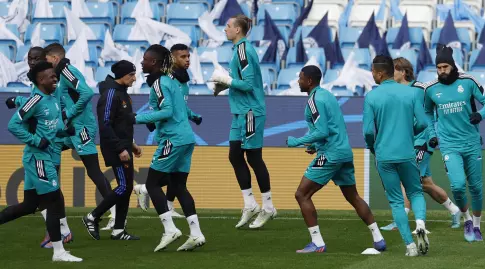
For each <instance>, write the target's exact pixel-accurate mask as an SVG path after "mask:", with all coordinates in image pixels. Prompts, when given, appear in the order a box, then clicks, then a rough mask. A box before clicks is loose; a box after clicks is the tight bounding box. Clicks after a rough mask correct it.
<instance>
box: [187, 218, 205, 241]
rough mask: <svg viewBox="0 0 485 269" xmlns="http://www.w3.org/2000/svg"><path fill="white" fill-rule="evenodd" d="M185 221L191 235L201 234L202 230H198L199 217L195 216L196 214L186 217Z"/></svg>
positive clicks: (197, 235)
mask: <svg viewBox="0 0 485 269" xmlns="http://www.w3.org/2000/svg"><path fill="white" fill-rule="evenodd" d="M187 223H188V224H189V228H190V235H191V236H195V237H199V236H202V232H201V231H200V225H199V218H197V214H194V215H192V216H189V217H187Z"/></svg>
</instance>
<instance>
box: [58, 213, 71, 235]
mask: <svg viewBox="0 0 485 269" xmlns="http://www.w3.org/2000/svg"><path fill="white" fill-rule="evenodd" d="M59 222H60V223H61V234H62V235H68V234H70V233H71V230H70V229H69V225H67V218H65V217H64V218H62V219H60V220H59Z"/></svg>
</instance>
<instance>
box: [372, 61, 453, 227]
mask: <svg viewBox="0 0 485 269" xmlns="http://www.w3.org/2000/svg"><path fill="white" fill-rule="evenodd" d="M394 80H395V81H396V82H398V83H401V84H404V85H408V86H411V87H415V88H418V89H421V90H423V91H424V84H423V83H421V82H418V81H416V80H415V79H414V71H413V66H412V64H411V63H410V62H409V61H408V60H407V59H405V58H402V57H399V58H396V59H394ZM429 138H430V137H428V131H423V132H421V133H420V134H418V135H417V136H415V137H414V149H415V153H416V161H417V162H418V164H419V170H420V176H421V184H422V185H423V191H424V192H426V193H427V194H429V196H431V198H433V200H435V201H436V202H438V203H439V204H441V205H443V206H444V207H445V208H446V209H448V211H450V213H451V221H452V223H451V228H459V227H460V217H461V214H460V209H459V208H458V207H457V206H456V205H455V204H454V203H453V202H452V201H451V200H450V198H448V194H446V192H445V191H444V190H443V189H442V188H440V187H439V186H438V185H436V184H434V182H433V179H432V178H431V169H430V161H431V155H432V154H433V151H434V148H432V147H430V146H429V144H428V143H427V142H428V140H429ZM401 189H403V188H402V186H401ZM403 196H404V200H405V201H404V206H405V208H404V210H405V211H406V214H407V213H409V211H410V203H409V200H408V199H407V197H406V192H405V191H404V189H403ZM381 229H382V230H388V231H389V230H394V229H397V226H396V223H395V222H393V223H391V224H389V225H387V226H385V227H382V228H381Z"/></svg>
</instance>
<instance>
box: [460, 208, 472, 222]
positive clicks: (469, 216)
mask: <svg viewBox="0 0 485 269" xmlns="http://www.w3.org/2000/svg"><path fill="white" fill-rule="evenodd" d="M462 213H463V218H464V219H465V221H469V220H472V216H471V215H470V211H468V210H467V211H466V212H462Z"/></svg>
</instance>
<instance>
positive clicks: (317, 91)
mask: <svg viewBox="0 0 485 269" xmlns="http://www.w3.org/2000/svg"><path fill="white" fill-rule="evenodd" d="M321 79H322V72H321V71H320V69H319V68H318V67H316V66H314V65H309V66H305V67H303V69H302V70H301V72H300V75H299V80H298V84H299V86H300V89H301V91H302V92H306V93H308V95H309V98H308V105H307V106H306V108H305V119H306V121H307V123H308V129H309V132H308V134H307V135H305V136H303V137H300V138H295V137H292V136H290V137H288V142H287V143H288V146H289V147H298V146H302V145H308V147H307V152H308V153H309V154H314V153H317V157H316V158H315V159H314V160H313V161H312V162H311V163H310V165H309V166H308V168H307V170H306V172H305V175H304V176H303V178H302V179H301V182H300V185H299V186H298V189H297V191H296V193H295V197H296V200H297V201H298V204H299V205H300V209H301V213H302V215H303V218H304V220H305V223H306V225H307V226H308V231H309V232H310V236H311V238H312V242H311V243H310V244H308V245H307V246H305V248H303V249H301V250H297V252H298V253H309V252H325V251H326V246H325V242H324V241H323V238H322V235H321V234H320V228H319V226H318V223H317V212H316V210H315V205H314V204H313V201H312V196H313V195H314V194H315V193H316V192H317V191H319V190H320V189H321V188H322V187H323V186H325V185H327V183H328V182H329V181H330V180H331V179H332V180H333V182H334V183H335V184H336V185H337V186H339V187H340V190H341V191H342V194H343V195H344V196H345V199H347V201H348V202H349V203H350V204H351V205H352V206H353V207H354V208H355V211H356V212H357V214H358V215H359V217H360V218H361V219H362V220H363V221H364V222H365V223H366V224H367V226H368V227H369V229H370V231H371V233H372V237H373V240H374V248H375V249H377V250H379V251H384V250H386V242H385V241H384V238H383V237H382V235H381V232H380V231H379V228H378V227H377V223H376V222H375V220H374V216H373V215H372V212H371V211H370V208H369V206H368V205H367V203H366V202H365V201H364V200H362V198H360V196H359V193H358V192H357V189H356V187H355V178H354V163H353V153H352V149H351V148H350V144H349V139H348V136H347V129H346V126H345V122H344V117H343V115H342V112H341V111H340V106H339V104H338V102H337V99H336V98H335V96H333V94H331V93H330V92H329V91H327V90H325V89H322V88H320V86H319V85H320V80H321Z"/></svg>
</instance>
